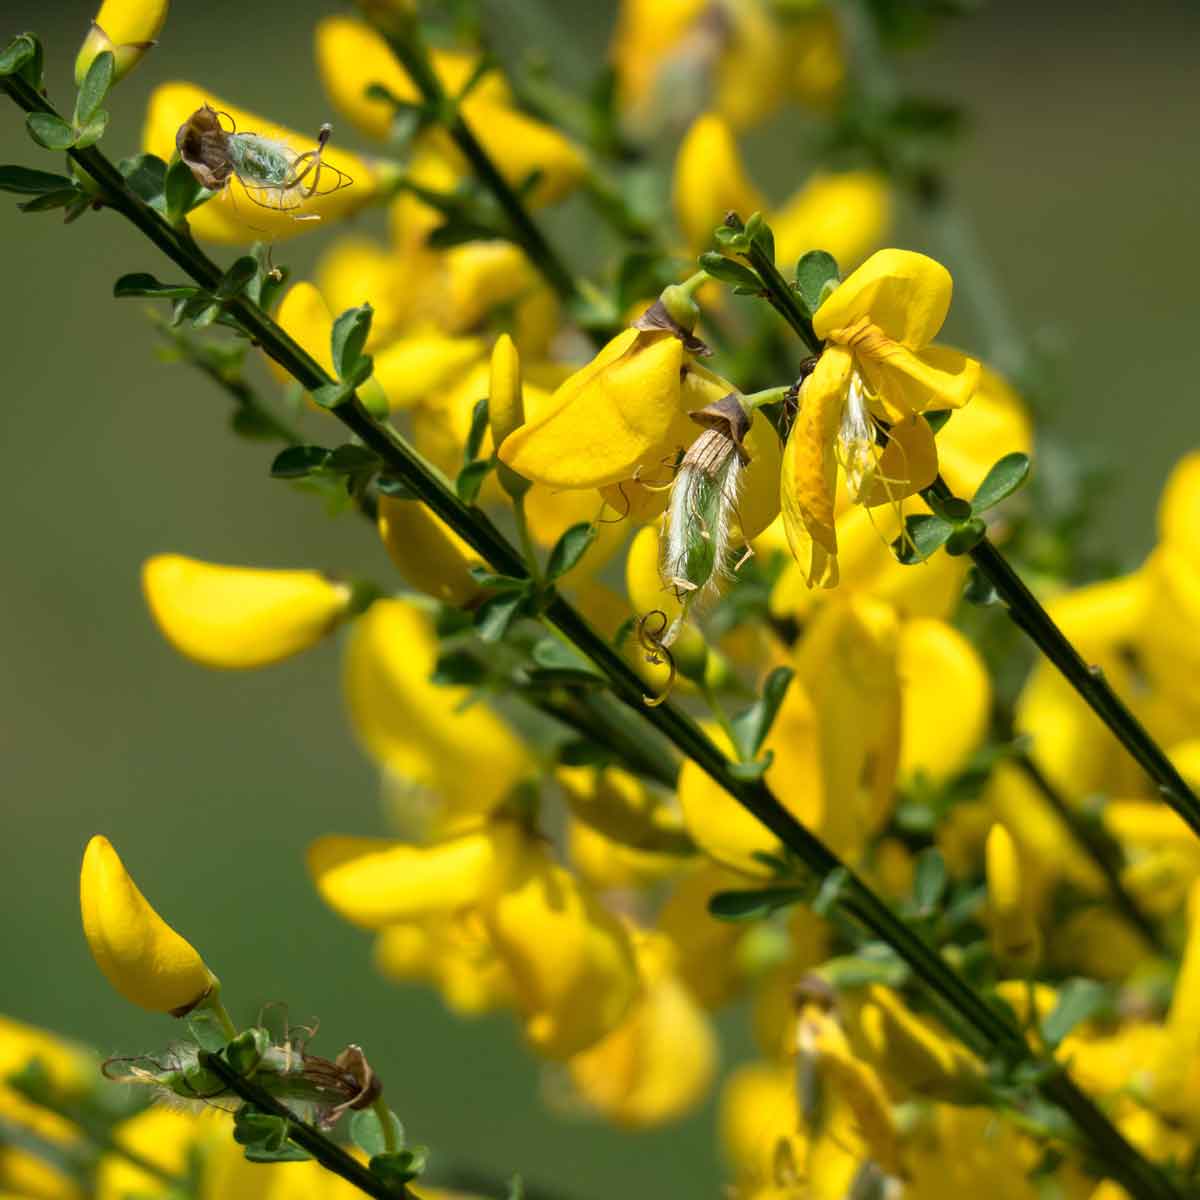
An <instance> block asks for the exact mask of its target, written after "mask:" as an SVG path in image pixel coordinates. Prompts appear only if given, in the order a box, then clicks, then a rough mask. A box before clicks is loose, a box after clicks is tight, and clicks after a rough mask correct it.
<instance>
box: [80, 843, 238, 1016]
mask: <svg viewBox="0 0 1200 1200" xmlns="http://www.w3.org/2000/svg"><path fill="white" fill-rule="evenodd" d="M79 907H80V910H81V913H82V915H83V932H84V934H85V935H86V937H87V942H88V946H89V947H90V949H91V951H92V957H93V958H94V959H95V960H96V965H97V966H98V967H99V968H100V970H101V971H103V972H104V974H105V976H106V977H107V978H108V981H109V983H111V984H112V985H113V987H114V988H116V989H117V991H118V992H120V993H121V995H122V996H124V997H125V999H126V1000H129V1001H130V1002H132V1003H133V1004H136V1005H138V1006H140V1007H141V1008H147V1009H149V1010H150V1011H151V1012H165V1013H172V1014H178V1015H182V1014H183V1013H185V1012H187V1011H189V1010H190V1009H192V1008H194V1007H195V1006H196V1005H197V1004H198V1003H199V1002H200V1001H201V1000H202V999H203V998H204V997H205V996H206V995H207V994H208V992H209V990H210V989H211V988H212V985H213V983H214V982H215V980H214V978H213V974H212V972H211V971H210V970H209V969H208V967H206V966H205V965H204V960H203V959H202V958H201V957H200V955H199V954H198V953H197V952H196V950H195V948H194V947H193V946H192V945H191V943H190V942H187V941H185V940H184V939H183V938H182V937H180V936H179V934H177V933H176V932H175V930H173V929H172V928H171V927H170V925H168V924H167V923H166V921H164V920H163V919H162V917H160V916H159V915H158V913H156V912H155V911H154V909H153V908H152V907H151V906H150V904H149V902H148V901H147V900H146V898H145V896H143V895H142V893H141V892H140V891H138V886H137V884H136V883H134V882H133V880H132V879H131V878H130V875H129V872H128V871H126V870H125V866H124V864H123V863H122V862H121V859H120V857H119V856H118V855H117V852H116V851H115V850H114V849H113V847H112V844H111V843H110V842H109V840H108V838H106V837H103V836H101V835H100V834H97V835H96V836H95V837H93V838H92V840H91V841H90V842H88V845H87V849H86V850H85V851H84V855H83V868H82V870H81V871H80V875H79Z"/></svg>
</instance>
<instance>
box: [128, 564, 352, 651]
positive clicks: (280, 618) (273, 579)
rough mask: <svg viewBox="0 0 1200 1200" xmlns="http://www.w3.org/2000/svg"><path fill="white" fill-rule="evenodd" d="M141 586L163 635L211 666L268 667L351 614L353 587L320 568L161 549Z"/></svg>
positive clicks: (145, 567)
mask: <svg viewBox="0 0 1200 1200" xmlns="http://www.w3.org/2000/svg"><path fill="white" fill-rule="evenodd" d="M142 589H143V591H144V592H145V595H146V603H147V604H148V605H149V606H150V613H151V615H152V616H153V617H154V620H155V623H156V624H157V625H158V627H159V629H160V630H161V631H162V633H163V636H164V637H166V639H167V640H168V641H169V642H170V643H171V645H173V646H174V647H175V649H176V650H178V651H179V652H180V653H181V654H184V655H186V656H187V657H188V658H190V659H193V660H194V661H196V662H198V663H200V664H201V665H202V666H206V667H219V668H229V669H242V668H248V667H265V666H269V665H270V664H271V663H277V662H280V661H281V660H283V659H285V658H288V657H290V656H291V655H293V654H298V653H299V652H300V651H301V650H307V649H308V648H309V646H313V645H316V643H317V642H319V641H320V640H321V639H322V638H323V637H324V636H325V635H326V634H327V633H328V632H329V631H330V630H331V629H332V628H333V627H334V626H335V625H336V624H337V623H338V622H339V621H340V620H341V619H342V618H343V617H344V616H345V615H346V610H347V607H348V605H349V603H350V596H351V593H350V588H349V587H348V586H347V585H346V584H343V583H333V582H331V581H330V580H328V579H326V578H325V577H324V576H323V575H321V574H320V573H319V572H318V571H268V570H257V569H255V568H252V567H224V566H217V565H216V564H214V563H204V562H200V561H199V560H198V559H194V558H185V557H184V556H183V555H181V554H157V555H155V556H154V557H153V558H150V559H147V560H146V562H145V564H144V565H143V567H142Z"/></svg>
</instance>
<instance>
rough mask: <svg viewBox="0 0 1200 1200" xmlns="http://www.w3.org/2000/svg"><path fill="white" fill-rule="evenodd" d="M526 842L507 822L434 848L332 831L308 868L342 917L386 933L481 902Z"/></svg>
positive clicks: (315, 848)
mask: <svg viewBox="0 0 1200 1200" xmlns="http://www.w3.org/2000/svg"><path fill="white" fill-rule="evenodd" d="M522 837H523V835H522V834H520V833H519V831H518V830H517V828H516V826H514V825H513V824H511V823H510V822H504V821H497V822H494V823H492V824H489V825H486V826H484V827H483V828H481V829H477V830H474V831H472V832H468V833H464V834H462V835H461V836H459V837H455V838H451V839H449V840H447V841H444V842H438V843H435V844H434V845H431V846H415V845H412V844H411V843H409V842H395V841H390V840H387V839H384V838H366V837H342V836H339V835H336V834H331V835H329V836H327V837H321V838H318V839H317V840H316V841H315V842H313V843H312V845H311V846H310V847H309V848H308V871H309V874H310V875H311V876H312V879H313V883H314V884H315V885H316V888H317V891H318V893H319V894H320V896H321V899H322V900H324V901H325V903H326V904H328V905H329V907H330V908H332V909H333V910H334V911H335V912H336V913H337V914H338V915H339V916H341V917H343V918H345V920H347V921H351V922H353V923H354V924H355V925H361V926H363V927H364V928H366V929H382V928H384V927H385V926H387V925H392V924H395V923H396V922H399V921H412V920H415V919H419V918H422V917H428V916H431V915H435V914H442V913H451V912H454V911H455V910H457V909H460V908H467V907H471V906H475V905H478V904H481V903H482V902H483V901H484V900H486V899H487V898H488V897H490V896H491V895H492V894H493V893H494V892H495V891H496V889H497V888H499V887H502V886H503V885H504V883H505V881H506V879H507V877H508V875H509V873H510V872H511V870H512V868H513V863H514V862H515V860H516V856H517V853H518V851H519V849H520V843H521V839H522Z"/></svg>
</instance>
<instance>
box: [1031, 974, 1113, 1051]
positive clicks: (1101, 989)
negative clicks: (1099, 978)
mask: <svg viewBox="0 0 1200 1200" xmlns="http://www.w3.org/2000/svg"><path fill="white" fill-rule="evenodd" d="M1111 1007H1112V992H1111V990H1110V989H1109V988H1108V987H1107V986H1106V985H1105V984H1102V983H1097V982H1096V981H1095V980H1093V979H1068V980H1067V982H1066V983H1064V984H1063V985H1062V987H1061V988H1059V990H1058V1000H1057V1001H1056V1002H1055V1005H1054V1008H1053V1009H1051V1011H1050V1013H1049V1014H1048V1015H1047V1017H1046V1019H1045V1020H1044V1021H1043V1022H1042V1037H1043V1038H1045V1039H1046V1044H1047V1045H1048V1046H1049V1047H1050V1049H1051V1050H1053V1049H1054V1048H1055V1047H1056V1046H1057V1045H1058V1044H1059V1043H1060V1042H1061V1041H1062V1040H1063V1038H1065V1037H1066V1036H1067V1034H1068V1033H1070V1032H1071V1030H1072V1029H1074V1028H1075V1026H1076V1025H1079V1024H1082V1022H1084V1021H1087V1020H1090V1019H1091V1018H1092V1017H1094V1016H1096V1015H1097V1014H1098V1013H1101V1012H1104V1011H1105V1010H1106V1009H1111Z"/></svg>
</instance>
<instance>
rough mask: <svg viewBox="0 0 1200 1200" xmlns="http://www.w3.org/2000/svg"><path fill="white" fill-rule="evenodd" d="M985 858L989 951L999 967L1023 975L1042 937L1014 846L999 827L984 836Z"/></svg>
mask: <svg viewBox="0 0 1200 1200" xmlns="http://www.w3.org/2000/svg"><path fill="white" fill-rule="evenodd" d="M985 858H986V863H987V887H988V915H989V917H990V922H991V929H992V947H993V949H994V951H995V954H996V958H997V959H998V960H999V962H1000V963H1001V965H1002V966H1004V967H1005V968H1007V969H1008V970H1011V971H1015V972H1018V973H1021V974H1027V973H1029V972H1030V971H1032V970H1033V969H1034V968H1035V967H1036V966H1037V962H1038V959H1039V958H1040V957H1041V949H1042V936H1041V933H1040V931H1039V930H1038V925H1037V918H1036V916H1035V915H1034V911H1033V906H1032V904H1031V903H1030V898H1029V894H1028V888H1027V887H1026V885H1025V882H1024V879H1023V872H1022V869H1021V859H1020V855H1019V854H1018V853H1017V846H1016V843H1015V842H1014V841H1013V839H1012V834H1010V833H1009V832H1008V830H1007V829H1005V828H1004V826H1003V825H1000V824H996V825H993V826H992V828H991V831H990V832H989V833H988V836H987V844H986V846H985Z"/></svg>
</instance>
